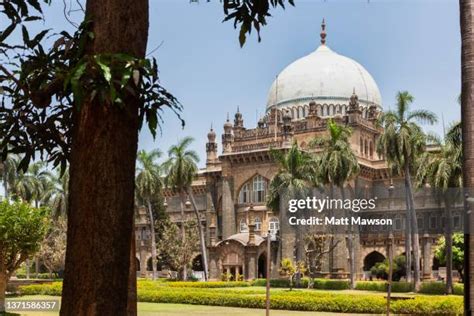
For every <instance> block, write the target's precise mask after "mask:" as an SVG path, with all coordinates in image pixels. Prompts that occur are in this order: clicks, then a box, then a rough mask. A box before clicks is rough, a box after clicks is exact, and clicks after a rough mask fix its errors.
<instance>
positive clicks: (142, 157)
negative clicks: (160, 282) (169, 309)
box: [135, 149, 162, 280]
mask: <svg viewBox="0 0 474 316" xmlns="http://www.w3.org/2000/svg"><path fill="white" fill-rule="evenodd" d="M160 157H161V151H159V150H157V149H155V150H152V151H150V152H146V151H145V150H140V151H139V152H138V154H137V163H138V167H137V172H136V178H135V186H136V190H137V195H138V197H139V198H140V199H141V200H142V201H143V202H145V203H146V205H147V208H148V216H149V217H150V230H151V260H152V261H151V262H152V266H153V277H152V279H153V280H155V279H156V260H157V254H156V232H155V219H154V216H153V209H152V204H151V201H152V199H153V197H154V196H156V195H157V194H159V192H160V191H161V188H162V183H161V172H160V166H159V165H158V164H157V163H156V159H158V158H160Z"/></svg>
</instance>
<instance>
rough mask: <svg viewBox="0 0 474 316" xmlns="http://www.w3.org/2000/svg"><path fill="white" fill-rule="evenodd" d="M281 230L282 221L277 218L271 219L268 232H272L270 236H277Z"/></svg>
mask: <svg viewBox="0 0 474 316" xmlns="http://www.w3.org/2000/svg"><path fill="white" fill-rule="evenodd" d="M279 229H280V221H279V220H278V218H276V217H272V218H270V220H269V221H268V230H269V231H270V234H272V235H276V233H277V232H278V230H279Z"/></svg>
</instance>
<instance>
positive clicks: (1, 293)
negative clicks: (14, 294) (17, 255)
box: [0, 271, 8, 314]
mask: <svg viewBox="0 0 474 316" xmlns="http://www.w3.org/2000/svg"><path fill="white" fill-rule="evenodd" d="M7 283H8V277H7V274H6V273H5V272H3V271H0V314H1V313H3V312H5V294H6V291H7Z"/></svg>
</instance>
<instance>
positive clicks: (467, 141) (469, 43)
mask: <svg viewBox="0 0 474 316" xmlns="http://www.w3.org/2000/svg"><path fill="white" fill-rule="evenodd" d="M459 12H460V24H461V126H462V140H463V142H462V147H463V148H462V149H463V186H464V188H465V190H466V193H467V194H469V195H470V196H471V197H473V194H474V192H473V190H472V188H473V187H474V172H473V170H474V143H473V142H474V57H473V56H474V0H460V1H459ZM470 208H471V209H472V203H471V207H470ZM473 219H474V218H471V215H470V214H469V213H467V212H466V214H465V227H464V230H465V231H466V233H465V234H464V247H465V248H464V252H465V254H466V255H465V256H464V271H465V278H464V280H465V282H464V311H465V315H471V310H472V306H473V305H474V292H473V291H472V287H473V282H474V278H473V277H472V276H473V275H474V252H473V251H471V249H474V235H472V234H470V232H472V231H473V230H472V229H473V226H474V223H473Z"/></svg>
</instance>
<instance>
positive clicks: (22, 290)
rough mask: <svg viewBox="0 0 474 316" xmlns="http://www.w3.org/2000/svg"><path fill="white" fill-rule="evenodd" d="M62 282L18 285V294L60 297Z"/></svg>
mask: <svg viewBox="0 0 474 316" xmlns="http://www.w3.org/2000/svg"><path fill="white" fill-rule="evenodd" d="M62 287H63V283H62V282H53V283H43V284H30V285H20V286H19V287H18V292H19V294H20V295H52V296H61V293H62Z"/></svg>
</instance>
